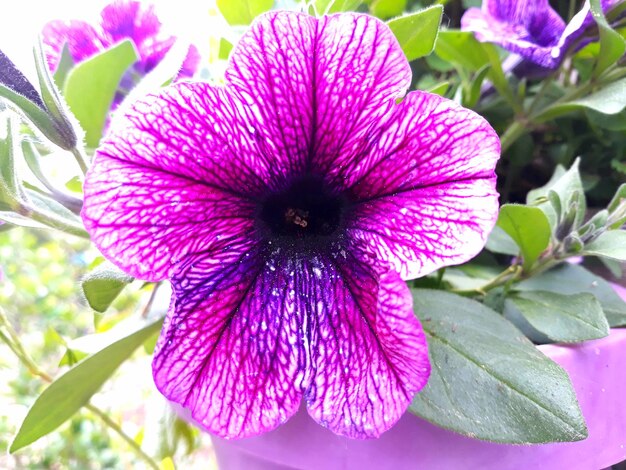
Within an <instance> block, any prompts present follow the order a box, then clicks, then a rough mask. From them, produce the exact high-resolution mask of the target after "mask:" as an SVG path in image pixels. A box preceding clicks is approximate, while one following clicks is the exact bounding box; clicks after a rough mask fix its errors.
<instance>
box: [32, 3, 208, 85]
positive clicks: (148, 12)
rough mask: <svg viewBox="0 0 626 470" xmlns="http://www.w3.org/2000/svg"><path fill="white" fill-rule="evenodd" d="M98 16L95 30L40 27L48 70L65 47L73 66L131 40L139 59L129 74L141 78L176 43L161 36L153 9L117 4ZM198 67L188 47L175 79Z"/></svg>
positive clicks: (77, 25)
mask: <svg viewBox="0 0 626 470" xmlns="http://www.w3.org/2000/svg"><path fill="white" fill-rule="evenodd" d="M100 16H101V18H100V24H98V25H95V26H93V25H91V24H89V23H87V22H85V21H80V20H70V21H60V20H56V21H51V22H49V23H47V24H46V25H45V26H44V29H43V43H44V51H45V54H46V58H47V60H48V66H49V67H50V70H52V71H54V70H55V69H56V67H57V65H58V63H59V60H60V58H61V53H62V51H63V47H64V45H65V44H66V43H67V46H68V50H69V53H70V55H71V56H72V59H73V61H74V63H80V62H82V61H84V60H86V59H88V58H90V57H92V56H94V55H96V54H98V53H99V52H102V51H104V50H105V49H107V48H109V47H111V46H113V45H114V44H116V43H118V42H120V41H123V40H125V39H131V40H132V41H133V43H134V44H135V47H136V48H137V52H138V55H139V60H138V61H137V62H136V63H135V64H134V65H133V71H134V72H135V73H136V74H138V75H139V76H143V75H145V74H147V73H149V72H150V71H151V70H152V69H154V67H156V65H157V64H158V63H159V62H160V61H161V60H162V59H163V58H164V57H165V55H166V54H167V52H168V51H169V50H170V48H171V47H172V46H173V45H174V42H175V41H176V38H175V37H172V36H164V35H162V34H161V22H160V21H159V19H158V18H157V16H156V15H155V13H154V6H153V5H147V6H146V5H145V4H142V2H138V1H127V0H118V1H115V2H113V3H111V4H110V5H107V6H106V7H105V8H104V9H103V10H102V12H101V14H100ZM199 63H200V56H199V54H198V50H197V49H196V47H195V46H193V45H192V46H190V47H189V51H188V53H187V56H186V57H185V60H184V63H183V65H182V67H181V70H180V72H179V74H178V78H189V77H192V76H193V75H194V73H195V71H196V70H197V68H198V65H199Z"/></svg>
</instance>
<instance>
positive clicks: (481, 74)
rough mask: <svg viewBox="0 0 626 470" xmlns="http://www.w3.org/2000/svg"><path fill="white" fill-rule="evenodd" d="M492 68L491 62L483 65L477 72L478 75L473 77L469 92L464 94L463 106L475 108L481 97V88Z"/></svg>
mask: <svg viewBox="0 0 626 470" xmlns="http://www.w3.org/2000/svg"><path fill="white" fill-rule="evenodd" d="M490 70H491V64H487V65H483V67H482V68H481V69H480V70H479V71H478V72H477V73H476V76H475V77H474V78H473V79H472V83H471V86H470V89H469V92H468V93H466V94H464V95H466V96H464V103H463V106H466V107H468V108H473V107H474V106H476V103H478V100H479V99H480V90H481V87H482V84H483V81H484V80H485V77H486V76H487V74H488V73H489V72H490Z"/></svg>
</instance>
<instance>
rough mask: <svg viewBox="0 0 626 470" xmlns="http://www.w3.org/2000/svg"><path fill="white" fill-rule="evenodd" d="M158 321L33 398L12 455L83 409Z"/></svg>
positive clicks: (92, 357)
mask: <svg viewBox="0 0 626 470" xmlns="http://www.w3.org/2000/svg"><path fill="white" fill-rule="evenodd" d="M161 323H162V320H159V321H157V322H155V323H152V324H150V325H148V326H145V327H143V328H141V329H140V330H138V331H135V332H134V333H132V334H130V335H128V336H126V337H125V338H123V339H121V340H119V341H117V342H115V343H113V344H111V345H110V346H107V347H106V348H104V349H103V350H101V351H100V352H98V353H96V354H94V355H93V356H90V357H88V358H87V359H85V360H83V361H82V362H80V363H78V365H76V366H75V367H74V368H72V369H70V370H69V371H67V372H66V373H65V374H63V375H62V376H61V377H59V378H58V379H56V380H55V381H54V382H53V383H52V384H51V385H50V386H49V387H48V388H46V389H45V390H44V391H43V393H42V394H41V395H40V396H39V397H38V398H37V400H36V401H35V403H34V404H33V406H32V407H31V408H30V410H29V411H28V414H27V415H26V418H25V419H24V421H23V422H22V425H21V426H20V429H19V431H18V432H17V435H16V436H15V439H14V440H13V442H12V443H11V447H10V450H9V451H10V452H11V453H13V452H15V451H17V450H19V449H21V448H23V447H25V446H27V445H28V444H31V443H32V442H35V441H36V440H37V439H39V438H40V437H42V436H45V435H46V434H48V433H50V432H52V431H54V430H55V429H56V428H57V427H59V426H60V425H61V424H63V423H64V422H65V421H66V420H68V419H69V418H71V417H72V415H74V413H76V412H77V411H78V410H79V409H80V408H81V407H83V406H84V405H86V404H87V403H88V402H89V400H90V399H91V397H92V396H93V394H94V393H96V392H97V391H98V390H99V389H100V387H102V384H104V382H106V380H107V379H108V378H109V377H110V376H111V375H112V374H113V372H115V370H116V369H117V368H118V367H119V366H120V364H122V362H124V361H125V360H126V359H128V358H129V357H130V356H131V354H132V353H133V352H134V351H135V350H136V349H137V348H138V347H139V346H140V345H141V344H142V343H143V342H144V341H145V340H146V339H147V338H148V337H150V336H151V335H152V334H153V333H154V332H155V331H158V330H159V329H160V328H161Z"/></svg>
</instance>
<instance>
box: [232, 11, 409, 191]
mask: <svg viewBox="0 0 626 470" xmlns="http://www.w3.org/2000/svg"><path fill="white" fill-rule="evenodd" d="M380 51H383V52H382V53H380ZM226 79H227V86H228V87H231V88H233V89H235V90H236V91H237V92H238V93H240V94H241V96H242V97H243V99H244V101H245V102H247V103H249V105H250V106H251V108H252V109H253V110H254V112H255V113H256V114H257V115H258V121H259V123H260V124H261V129H260V131H261V132H262V133H263V136H264V138H265V139H267V140H268V141H269V143H270V144H269V146H268V147H269V148H271V149H272V150H273V152H274V154H275V155H276V158H277V159H278V160H279V161H278V162H277V164H279V165H280V166H281V167H282V168H283V173H284V174H285V177H286V179H289V177H290V176H293V175H294V174H298V173H302V172H312V173H313V174H317V175H320V176H322V177H324V178H326V177H327V175H329V171H331V170H332V169H333V168H334V167H336V166H337V165H341V163H342V160H343V159H345V158H347V159H354V158H358V156H359V155H361V154H362V153H364V152H366V150H367V149H363V148H362V147H361V144H362V143H363V141H364V139H365V138H366V137H364V136H366V135H367V133H368V130H369V128H370V127H371V126H373V125H375V123H376V121H377V120H378V118H379V117H380V116H382V115H384V114H385V112H386V111H387V110H388V109H389V108H390V107H391V106H393V104H394V100H395V99H396V98H398V97H401V96H402V95H404V93H405V92H406V89H407V88H408V86H409V84H410V81H411V69H410V67H409V64H408V62H407V60H406V58H405V56H404V53H403V52H402V49H401V48H400V46H399V45H398V42H397V40H396V39H395V37H394V35H393V34H392V33H391V31H390V30H389V28H388V27H387V26H386V25H385V24H384V23H382V22H381V21H380V20H377V19H376V18H373V17H370V16H367V15H359V14H341V15H331V16H328V17H324V18H321V19H319V20H318V19H316V18H313V17H311V16H308V15H305V14H301V13H294V12H272V13H268V14H265V15H262V16H261V17H259V18H258V19H257V20H256V21H255V22H254V24H253V25H252V27H251V28H250V30H249V31H248V32H247V33H246V34H244V35H243V37H242V38H241V40H240V42H239V44H238V46H237V48H236V49H235V51H234V53H233V54H232V56H231V62H230V66H229V68H228V69H227V71H226ZM357 154H358V155H357ZM330 176H331V177H332V175H330Z"/></svg>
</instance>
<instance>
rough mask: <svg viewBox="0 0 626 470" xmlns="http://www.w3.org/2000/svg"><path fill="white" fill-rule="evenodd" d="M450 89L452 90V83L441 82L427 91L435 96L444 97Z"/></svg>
mask: <svg viewBox="0 0 626 470" xmlns="http://www.w3.org/2000/svg"><path fill="white" fill-rule="evenodd" d="M448 88H450V82H441V83H438V84H437V85H435V86H433V87H431V88H429V89H428V90H426V91H427V92H428V93H433V94H435V95H439V96H444V95H445V94H446V92H447V91H448Z"/></svg>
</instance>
